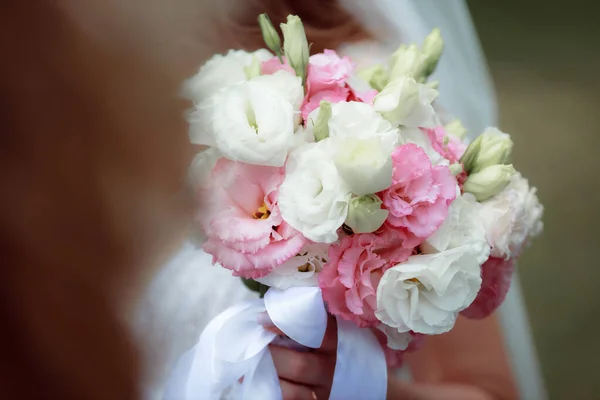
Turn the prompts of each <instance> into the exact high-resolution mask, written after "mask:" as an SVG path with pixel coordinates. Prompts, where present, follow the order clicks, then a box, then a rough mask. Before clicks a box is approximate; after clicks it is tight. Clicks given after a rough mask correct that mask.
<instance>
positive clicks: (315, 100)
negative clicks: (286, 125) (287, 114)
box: [302, 86, 348, 121]
mask: <svg viewBox="0 0 600 400" xmlns="http://www.w3.org/2000/svg"><path fill="white" fill-rule="evenodd" d="M347 98H348V89H347V88H345V87H337V86H336V87H334V88H332V89H329V90H324V91H321V92H316V93H314V94H313V95H309V96H307V97H306V98H305V100H304V104H303V105H302V118H303V119H304V120H305V121H306V119H307V118H308V116H309V115H310V113H311V112H313V111H314V110H316V109H317V108H319V105H320V104H321V101H328V102H330V103H332V104H333V103H339V102H342V101H346V99H347Z"/></svg>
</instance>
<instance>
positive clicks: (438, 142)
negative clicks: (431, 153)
mask: <svg viewBox="0 0 600 400" xmlns="http://www.w3.org/2000/svg"><path fill="white" fill-rule="evenodd" d="M421 130H422V131H423V132H425V133H426V134H427V135H428V136H429V139H430V140H431V144H432V146H433V148H434V150H435V151H437V152H438V154H439V155H441V156H442V157H444V158H446V159H447V160H448V161H450V163H452V164H453V163H457V162H459V161H460V158H461V157H462V156H463V154H464V153H465V150H467V145H466V144H465V143H463V141H462V140H460V139H459V138H457V137H456V136H452V135H449V134H447V133H446V130H445V129H444V127H443V126H438V127H437V128H435V129H424V128H422V129H421Z"/></svg>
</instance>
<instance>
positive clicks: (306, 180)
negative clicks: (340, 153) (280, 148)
mask: <svg viewBox="0 0 600 400" xmlns="http://www.w3.org/2000/svg"><path fill="white" fill-rule="evenodd" d="M332 154H333V149H332V143H331V141H330V139H324V140H321V141H320V142H316V143H308V144H305V145H303V146H300V147H298V148H297V149H295V150H294V151H293V152H291V153H290V156H289V158H288V162H287V164H286V176H285V179H284V181H283V183H282V184H281V187H280V189H279V199H278V204H279V210H280V211H281V216H282V217H283V219H284V220H285V221H286V222H287V223H288V224H290V225H291V226H292V227H293V228H295V229H297V230H298V231H300V232H302V234H303V235H304V236H305V237H306V238H307V239H309V240H312V241H313V242H318V243H333V242H335V241H336V240H337V238H338V235H337V230H338V228H339V227H340V226H342V224H343V223H344V221H345V220H346V216H347V215H348V202H349V201H350V196H351V193H350V189H349V188H348V186H347V184H346V183H345V182H344V180H343V179H342V178H341V177H340V176H339V174H338V171H337V168H336V167H335V164H334V162H333V157H332Z"/></svg>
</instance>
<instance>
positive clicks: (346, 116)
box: [328, 101, 398, 147]
mask: <svg viewBox="0 0 600 400" xmlns="http://www.w3.org/2000/svg"><path fill="white" fill-rule="evenodd" d="M328 125H329V137H330V138H333V139H347V138H356V139H369V138H373V137H377V138H380V139H381V140H382V142H383V143H385V144H386V145H388V146H389V147H394V145H395V144H396V142H397V140H398V137H397V135H398V130H397V129H394V128H393V127H392V124H391V123H390V122H389V121H388V120H386V119H385V118H383V117H382V116H381V114H379V113H378V112H377V111H375V109H374V108H373V106H371V105H370V104H366V103H359V102H355V101H351V102H340V103H336V104H333V105H332V106H331V118H330V119H329V123H328Z"/></svg>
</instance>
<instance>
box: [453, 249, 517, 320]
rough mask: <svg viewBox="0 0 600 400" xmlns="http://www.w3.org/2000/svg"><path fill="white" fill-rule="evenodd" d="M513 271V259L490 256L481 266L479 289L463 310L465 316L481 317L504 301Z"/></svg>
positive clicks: (487, 314)
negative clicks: (471, 301)
mask: <svg viewBox="0 0 600 400" xmlns="http://www.w3.org/2000/svg"><path fill="white" fill-rule="evenodd" d="M513 271H514V260H513V259H511V260H503V259H501V258H493V257H490V258H489V259H488V260H487V261H486V262H485V263H484V264H483V265H482V266H481V278H482V283H481V289H480V290H479V293H478V294H477V297H476V298H475V301H474V302H473V303H472V304H471V305H470V306H469V308H467V309H466V310H464V311H463V312H461V314H462V315H464V316H465V317H467V318H472V319H482V318H485V317H487V316H489V315H490V314H492V313H493V312H494V311H496V309H497V308H498V307H499V306H500V305H501V304H502V303H503V302H504V299H505V298H506V294H507V293H508V289H510V282H511V279H512V274H513Z"/></svg>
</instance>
